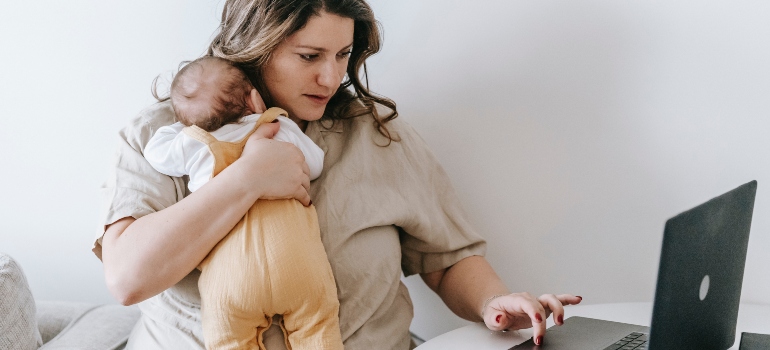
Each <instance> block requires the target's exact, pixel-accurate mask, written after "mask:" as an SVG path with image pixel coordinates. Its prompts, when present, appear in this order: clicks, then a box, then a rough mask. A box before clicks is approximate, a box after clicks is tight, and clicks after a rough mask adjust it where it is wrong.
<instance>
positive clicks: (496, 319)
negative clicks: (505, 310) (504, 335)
mask: <svg viewBox="0 0 770 350" xmlns="http://www.w3.org/2000/svg"><path fill="white" fill-rule="evenodd" d="M501 318H503V315H497V317H495V322H497V323H500V319H501Z"/></svg>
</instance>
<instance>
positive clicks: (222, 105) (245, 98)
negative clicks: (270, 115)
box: [170, 56, 265, 131]
mask: <svg viewBox="0 0 770 350" xmlns="http://www.w3.org/2000/svg"><path fill="white" fill-rule="evenodd" d="M170 97H171V105H172V106H173V107H174V112H175V113H176V117H177V119H178V120H179V121H180V122H181V123H182V124H184V125H187V126H190V125H197V126H198V127H200V128H202V129H203V130H206V131H214V130H216V129H219V128H220V127H222V126H223V125H225V124H228V123H232V122H235V121H237V120H238V119H240V118H241V117H243V116H246V115H249V114H252V113H262V112H263V111H264V109H265V107H264V102H262V98H261V97H260V96H259V94H258V93H257V90H255V89H254V87H253V86H252V85H251V83H250V82H249V79H248V78H247V77H246V74H244V73H243V71H242V70H241V69H240V68H238V67H236V66H235V65H234V64H233V63H232V62H230V61H228V60H225V59H222V58H217V57H211V56H205V57H201V58H199V59H196V60H195V61H192V62H190V63H188V64H187V65H186V66H184V67H182V69H180V70H179V73H177V74H176V76H175V77H174V80H173V82H172V83H171V94H170Z"/></svg>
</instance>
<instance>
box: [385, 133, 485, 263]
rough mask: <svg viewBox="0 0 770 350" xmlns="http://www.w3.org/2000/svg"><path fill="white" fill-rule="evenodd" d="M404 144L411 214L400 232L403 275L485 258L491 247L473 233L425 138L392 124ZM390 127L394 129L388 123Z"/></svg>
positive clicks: (403, 183) (405, 193)
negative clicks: (480, 257) (487, 250)
mask: <svg viewBox="0 0 770 350" xmlns="http://www.w3.org/2000/svg"><path fill="white" fill-rule="evenodd" d="M391 123H392V124H394V125H393V126H394V130H397V133H398V136H399V137H400V139H401V141H399V142H394V143H393V144H391V146H389V147H392V146H396V148H397V149H399V150H400V151H399V152H400V153H402V158H403V159H402V160H403V163H402V165H400V166H398V169H399V170H400V171H401V173H400V174H399V176H398V178H399V181H400V186H399V188H400V189H401V196H402V197H403V198H404V202H403V203H404V204H405V206H406V215H404V216H403V217H404V219H403V220H402V221H401V222H399V223H397V225H398V226H399V228H400V229H401V237H400V238H401V250H402V261H401V266H402V270H403V272H404V275H406V276H409V275H412V274H416V273H428V272H433V271H438V270H441V269H444V268H447V267H449V266H451V265H453V264H454V263H456V262H458V261H460V260H462V259H464V258H466V257H469V256H473V255H481V256H483V255H484V254H485V253H486V242H485V241H484V239H483V238H482V237H481V236H480V235H479V234H478V233H477V232H476V231H475V230H474V229H473V227H472V226H471V224H470V222H469V221H468V219H467V216H466V214H465V213H464V211H463V209H462V205H461V203H460V200H459V199H458V198H457V194H456V193H455V190H454V187H453V186H452V183H451V181H450V179H449V176H448V175H447V173H446V172H445V171H444V168H443V167H442V166H441V164H439V162H438V160H437V159H436V157H435V156H434V155H433V153H432V152H431V151H430V149H429V148H428V146H427V145H426V144H425V142H424V141H423V139H422V138H421V137H420V136H419V135H418V134H417V132H416V131H415V130H414V129H413V128H412V127H411V126H409V125H408V124H406V123H405V122H403V121H400V120H394V121H393V122H391ZM389 127H390V124H389Z"/></svg>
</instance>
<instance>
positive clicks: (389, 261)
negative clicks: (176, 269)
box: [93, 102, 486, 349]
mask: <svg viewBox="0 0 770 350" xmlns="http://www.w3.org/2000/svg"><path fill="white" fill-rule="evenodd" d="M173 122H174V112H173V110H172V109H171V105H170V103H168V102H163V103H157V104H155V105H153V106H151V107H149V108H148V109H146V110H144V111H142V112H141V113H140V115H139V116H138V117H137V118H135V119H134V120H133V121H132V122H131V123H130V124H129V125H128V126H127V127H125V128H124V129H123V130H121V131H120V134H119V136H120V137H119V143H118V149H117V154H116V157H115V163H114V164H113V165H112V168H111V174H110V176H109V178H108V180H107V181H106V183H105V184H104V186H103V194H104V213H103V216H102V217H103V221H102V222H101V224H103V225H109V224H111V223H113V222H115V221H117V220H119V219H121V218H124V217H129V216H131V217H134V218H140V217H142V216H144V215H147V214H149V213H152V212H155V211H159V210H162V209H164V208H167V207H169V206H171V205H172V204H174V203H176V202H178V201H179V200H181V199H182V198H184V196H185V195H187V194H189V191H187V189H186V186H185V179H183V178H174V177H169V176H166V175H162V174H160V173H158V172H156V171H155V170H154V169H153V168H152V167H151V166H150V165H149V164H148V163H147V162H146V161H145V159H144V157H143V156H142V151H143V149H144V146H145V145H146V144H147V141H148V140H149V139H150V137H152V135H153V134H154V133H155V131H156V130H157V129H158V128H160V127H161V126H165V125H169V124H171V123H173ZM387 126H388V129H389V130H390V131H391V133H393V134H395V135H398V137H399V138H400V139H401V141H399V142H393V143H391V144H390V145H389V146H387V147H383V145H386V144H387V143H388V140H387V138H385V137H383V136H382V135H380V134H379V133H378V132H377V130H376V128H375V126H374V120H373V117H372V116H371V115H365V116H361V117H356V118H352V119H347V120H342V121H334V122H332V121H331V120H321V121H316V122H311V123H309V125H308V128H307V130H306V132H305V133H306V134H307V135H308V136H309V137H310V138H311V139H312V140H313V142H315V143H316V144H317V145H318V146H319V147H321V149H323V151H324V153H325V159H324V166H323V171H322V173H321V176H320V177H318V178H317V179H316V180H314V181H313V182H312V183H311V185H310V189H311V191H310V196H311V198H312V199H313V204H314V205H315V206H316V210H317V212H318V222H319V226H320V228H321V238H322V241H323V244H324V247H325V248H326V253H327V255H328V256H329V259H330V263H331V267H332V271H333V273H334V278H335V280H336V282H337V290H338V297H339V300H340V326H341V331H342V339H343V341H344V343H345V346H346V348H348V349H407V348H409V344H410V337H409V325H410V323H411V320H412V313H413V311H412V303H411V299H410V298H409V293H408V291H407V289H406V287H405V286H404V285H403V283H401V276H402V272H403V274H404V275H405V276H409V275H412V274H417V273H427V272H433V271H437V270H440V269H443V268H446V267H448V266H451V265H452V264H454V263H455V262H457V261H459V260H461V259H463V258H465V257H468V256H472V255H483V254H484V253H485V248H486V243H485V242H484V240H483V239H482V238H481V237H480V236H479V235H478V234H477V233H476V232H475V231H474V230H473V229H472V228H471V226H470V224H469V223H468V221H467V220H466V218H465V214H464V213H463V211H462V209H461V206H460V203H459V201H458V199H457V197H456V195H455V191H454V189H453V188H452V185H451V183H450V181H449V178H448V177H447V175H446V173H445V172H444V170H443V168H442V167H441V165H440V164H439V163H438V161H437V160H436V158H435V157H434V155H433V154H432V153H431V152H430V150H429V149H428V147H427V146H426V144H425V142H424V141H423V140H422V139H421V138H420V137H419V135H417V133H416V132H415V130H414V129H412V128H411V127H410V126H409V125H408V124H407V123H406V122H404V121H403V120H402V119H396V120H393V121H391V122H389V123H388V124H387ZM103 234H104V230H103V229H102V230H99V232H98V234H97V236H96V240H95V243H94V247H93V251H94V253H95V254H96V255H97V256H101V240H102V236H103ZM297 258H298V259H300V258H301V257H297ZM197 278H198V272H197V270H195V271H192V272H191V273H190V275H188V276H187V277H185V278H184V279H183V280H182V281H180V282H179V283H178V284H177V285H175V286H174V287H171V288H169V289H168V290H166V291H164V292H162V293H161V294H159V295H157V296H155V297H152V298H150V299H148V300H146V301H144V302H142V303H140V308H141V309H142V312H143V317H142V321H140V323H139V324H137V327H136V328H135V329H134V333H133V334H132V336H131V342H130V343H129V344H131V343H133V346H129V348H142V349H145V348H146V349H152V348H159V349H160V348H163V349H170V348H175V347H179V346H182V345H173V344H183V346H182V347H181V348H187V349H189V348H195V347H196V345H195V344H201V342H200V339H201V331H200V318H199V317H200V314H199V312H200V297H199V294H198V286H197ZM278 333H280V332H278ZM266 341H267V340H266ZM161 342H164V344H160V343H161ZM281 343H282V342H277V343H276V344H277V345H281ZM201 348H202V347H201Z"/></svg>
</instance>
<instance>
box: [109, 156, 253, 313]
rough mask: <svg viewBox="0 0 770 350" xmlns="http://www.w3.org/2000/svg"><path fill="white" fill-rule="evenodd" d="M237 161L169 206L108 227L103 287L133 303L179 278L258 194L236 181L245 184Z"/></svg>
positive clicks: (197, 262) (126, 303)
mask: <svg viewBox="0 0 770 350" xmlns="http://www.w3.org/2000/svg"><path fill="white" fill-rule="evenodd" d="M236 163H238V162H236ZM235 165H236V164H233V166H231V167H229V168H227V169H225V170H224V171H222V172H221V173H220V174H219V175H218V176H217V177H215V178H213V179H211V181H209V182H208V183H207V184H206V185H204V186H203V187H201V188H200V189H199V190H198V191H196V192H195V193H193V194H191V195H190V196H188V197H186V198H184V199H183V200H181V201H180V202H178V203H176V204H174V205H172V206H171V207H169V208H166V209H164V210H161V211H159V212H156V213H153V214H149V215H146V216H144V217H142V218H140V219H138V220H134V219H133V218H124V219H122V220H120V221H118V222H116V223H114V224H112V225H110V227H109V228H108V229H107V231H106V232H105V235H104V239H103V242H102V259H103V263H104V271H105V278H106V282H107V286H108V288H109V290H110V291H111V293H112V294H113V296H115V298H117V299H118V301H120V303H121V304H124V305H131V304H135V303H137V302H140V301H142V300H145V299H147V298H149V297H152V296H154V295H156V294H158V293H160V292H161V291H163V290H165V289H167V288H169V287H171V286H173V285H174V284H176V283H177V282H179V281H180V280H181V279H182V278H184V277H185V276H186V275H187V274H188V273H190V271H192V270H193V269H195V268H196V266H197V265H198V264H199V263H200V261H201V260H203V258H205V257H206V255H207V254H208V253H209V251H211V249H212V248H213V247H214V246H215V245H216V244H217V242H219V241H220V240H221V239H222V238H223V237H224V236H225V235H226V234H227V233H228V232H229V230H230V229H231V228H232V227H233V226H235V224H236V223H237V222H238V221H239V220H240V219H241V217H243V214H244V213H245V212H246V211H247V210H248V209H249V207H250V206H251V205H252V204H254V202H255V201H256V200H257V199H258V198H259V197H260V196H261V192H260V190H259V189H258V188H244V187H243V186H239V185H238V184H243V183H248V182H247V181H243V179H242V178H240V177H241V176H243V174H241V173H239V169H238V168H237V166H235Z"/></svg>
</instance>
